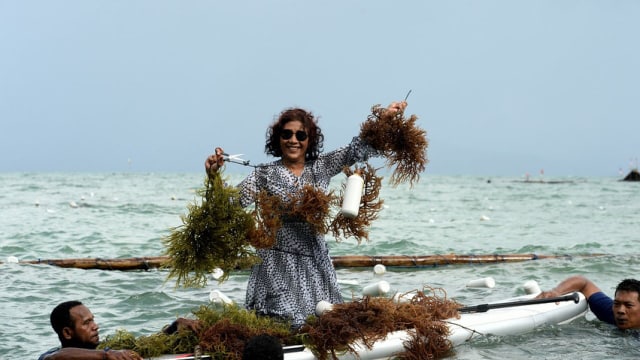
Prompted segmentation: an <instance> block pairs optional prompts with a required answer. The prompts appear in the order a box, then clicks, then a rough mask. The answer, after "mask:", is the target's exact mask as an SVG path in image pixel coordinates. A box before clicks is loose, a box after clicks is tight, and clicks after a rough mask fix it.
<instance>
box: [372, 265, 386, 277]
mask: <svg viewBox="0 0 640 360" xmlns="http://www.w3.org/2000/svg"><path fill="white" fill-rule="evenodd" d="M386 271H387V268H386V267H385V266H384V265H382V264H376V265H375V266H374V267H373V273H374V274H376V275H382V274H384V273H385V272H386Z"/></svg>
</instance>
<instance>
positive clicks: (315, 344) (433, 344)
mask: <svg viewBox="0 0 640 360" xmlns="http://www.w3.org/2000/svg"><path fill="white" fill-rule="evenodd" d="M443 291H444V290H443ZM459 306H460V305H459V304H457V303H456V302H455V301H451V300H447V299H446V298H444V299H443V298H435V296H426V295H425V294H424V293H423V292H420V291H419V292H418V293H417V294H416V295H415V296H414V297H413V300H412V301H411V302H408V303H397V302H394V301H393V300H392V299H388V298H372V297H364V298H363V299H361V300H358V301H353V302H350V303H343V304H335V305H334V306H333V309H332V310H331V311H328V312H326V313H324V314H323V315H322V316H320V317H318V318H315V317H312V318H311V319H310V320H309V321H308V324H307V325H306V326H305V327H304V328H303V331H305V332H306V338H305V343H306V344H307V346H308V347H309V348H310V349H311V350H312V351H313V352H314V355H315V356H316V357H318V358H319V359H328V358H329V356H330V357H331V359H338V356H339V355H340V354H343V353H346V352H350V353H352V354H355V355H357V348H358V346H365V347H367V348H368V349H371V348H372V346H373V344H374V343H375V341H378V340H382V339H384V338H386V336H387V334H388V333H389V332H391V331H398V330H408V329H414V330H413V331H411V332H410V334H412V336H411V339H410V340H409V341H408V342H407V344H406V345H405V346H406V348H405V349H406V350H405V351H404V352H403V353H401V354H397V356H399V357H400V358H406V359H428V358H440V357H443V356H445V355H447V354H449V353H450V351H451V348H452V345H451V343H450V342H449V340H448V338H447V336H448V335H449V328H448V327H447V325H446V324H445V323H444V322H443V321H442V320H444V319H448V318H452V317H458V316H459V315H458V312H457V309H458V307H459ZM356 344H358V346H356Z"/></svg>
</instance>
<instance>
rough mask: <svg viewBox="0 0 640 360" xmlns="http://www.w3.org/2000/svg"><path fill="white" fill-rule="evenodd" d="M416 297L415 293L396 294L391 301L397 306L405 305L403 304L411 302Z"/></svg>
mask: <svg viewBox="0 0 640 360" xmlns="http://www.w3.org/2000/svg"><path fill="white" fill-rule="evenodd" d="M414 296H416V294H415V293H404V294H401V293H396V294H395V295H393V297H392V298H391V299H392V300H393V302H395V303H396V304H403V303H408V302H410V301H411V300H412V299H413V297H414Z"/></svg>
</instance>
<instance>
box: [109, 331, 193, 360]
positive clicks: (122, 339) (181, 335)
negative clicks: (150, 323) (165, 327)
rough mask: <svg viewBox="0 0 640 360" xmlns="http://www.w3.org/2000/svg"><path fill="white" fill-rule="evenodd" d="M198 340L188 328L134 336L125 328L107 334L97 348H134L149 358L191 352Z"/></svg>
mask: <svg viewBox="0 0 640 360" xmlns="http://www.w3.org/2000/svg"><path fill="white" fill-rule="evenodd" d="M198 342H199V339H198V336H197V335H196V334H194V333H193V332H191V331H188V330H182V331H178V332H176V333H174V334H171V335H168V334H165V333H163V332H158V333H155V334H152V335H148V336H144V335H143V336H138V337H136V336H135V335H133V334H132V333H130V332H128V331H127V330H124V329H118V330H116V332H115V334H113V335H107V337H106V338H105V340H104V341H102V342H101V343H100V345H99V346H98V348H100V349H104V348H109V349H114V350H125V349H126V350H134V351H135V352H137V353H138V354H140V355H141V356H142V357H144V358H149V357H157V356H160V355H164V354H180V353H191V352H193V350H194V348H195V346H196V345H198Z"/></svg>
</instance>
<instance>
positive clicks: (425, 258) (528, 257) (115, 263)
mask: <svg viewBox="0 0 640 360" xmlns="http://www.w3.org/2000/svg"><path fill="white" fill-rule="evenodd" d="M603 255H605V254H585V255H577V257H595V256H603ZM573 257H576V256H572V255H536V254H503V255H500V254H484V255H458V254H443V255H344V256H332V257H331V259H332V261H333V265H334V267H336V268H355V267H373V266H375V265H377V264H382V265H384V266H387V267H410V268H419V267H436V266H444V265H475V264H491V263H511V262H522V261H532V260H541V259H568V260H570V259H572V258H573ZM168 260H169V257H168V256H151V257H132V258H119V259H103V258H77V259H37V260H22V261H20V262H19V263H20V264H42V265H52V266H57V267H63V268H76V269H99V270H123V271H126V270H150V269H155V268H161V267H163V266H165V265H166V263H167V261H168ZM0 264H2V262H0Z"/></svg>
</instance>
